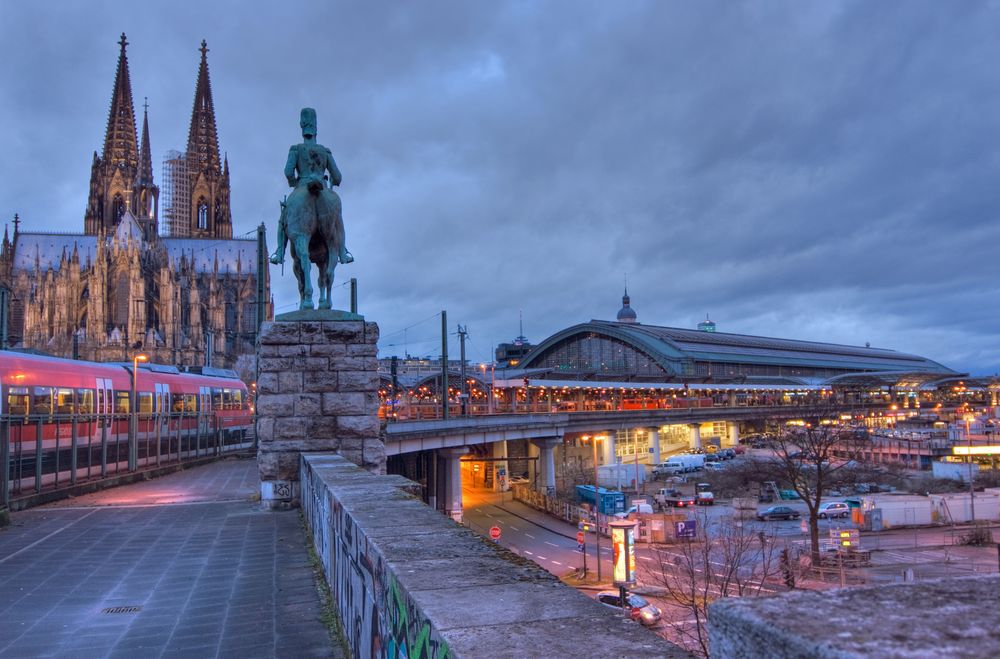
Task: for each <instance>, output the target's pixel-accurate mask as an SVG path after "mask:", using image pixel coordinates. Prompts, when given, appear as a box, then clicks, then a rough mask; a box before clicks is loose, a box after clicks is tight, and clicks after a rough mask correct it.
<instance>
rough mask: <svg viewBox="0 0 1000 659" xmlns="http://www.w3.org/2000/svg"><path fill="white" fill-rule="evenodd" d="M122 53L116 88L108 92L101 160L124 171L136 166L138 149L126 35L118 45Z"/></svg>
mask: <svg viewBox="0 0 1000 659" xmlns="http://www.w3.org/2000/svg"><path fill="white" fill-rule="evenodd" d="M118 45H119V46H121V52H120V53H119V55H118V70H117V71H115V85H114V89H113V90H112V92H111V109H110V111H109V112H108V129H107V132H105V134H104V152H103V156H102V157H103V159H104V161H105V162H110V163H111V164H113V165H115V166H119V164H120V163H123V164H124V165H125V166H127V167H133V168H134V167H137V166H138V155H139V149H138V147H137V146H136V142H137V140H136V137H135V108H134V106H133V104H132V82H131V80H130V79H129V74H128V56H127V55H126V54H125V47H126V46H127V45H128V41H126V40H125V33H124V32H122V37H121V39H120V40H119V41H118Z"/></svg>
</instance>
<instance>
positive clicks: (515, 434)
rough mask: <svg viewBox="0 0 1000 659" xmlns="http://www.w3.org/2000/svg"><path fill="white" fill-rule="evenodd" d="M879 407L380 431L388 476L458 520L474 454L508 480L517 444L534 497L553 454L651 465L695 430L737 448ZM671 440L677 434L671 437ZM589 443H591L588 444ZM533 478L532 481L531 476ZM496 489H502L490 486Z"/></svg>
mask: <svg viewBox="0 0 1000 659" xmlns="http://www.w3.org/2000/svg"><path fill="white" fill-rule="evenodd" d="M885 407H886V405H885V404H869V405H865V406H864V408H863V409H859V407H858V406H857V405H856V404H855V405H851V406H850V407H847V406H845V407H844V408H843V410H838V409H837V408H836V407H833V406H831V405H830V404H829V403H825V404H822V405H781V406H769V407H729V408H726V407H706V408H686V409H643V410H621V411H595V412H552V413H527V414H494V415H475V416H459V417H453V418H449V419H437V420H427V421H401V422H394V423H389V424H387V426H386V434H385V438H386V455H387V456H388V457H389V465H390V471H392V472H394V473H399V474H402V475H404V476H407V477H409V478H411V479H414V480H418V481H423V482H425V483H426V497H427V501H428V503H429V504H431V505H433V506H435V507H437V508H439V509H440V510H442V511H444V512H445V513H446V514H448V515H450V516H452V517H453V518H455V519H461V514H462V512H461V511H462V465H461V462H462V460H463V458H464V459H468V457H469V455H470V454H475V455H476V456H477V460H481V461H483V462H485V463H491V464H493V465H495V467H497V468H500V467H502V468H503V471H504V472H506V473H507V474H510V469H509V464H508V462H509V461H513V460H514V458H513V456H512V453H511V452H510V451H509V448H508V443H510V442H517V443H518V444H519V445H520V446H521V447H523V448H522V451H523V457H518V458H517V459H518V460H526V461H527V462H528V464H529V465H536V466H534V467H531V471H533V472H534V474H537V476H536V477H535V478H532V479H531V480H532V481H535V482H537V483H538V484H539V487H540V489H545V490H546V491H552V490H554V489H555V486H556V465H557V460H556V450H557V449H558V448H559V447H563V448H564V449H565V448H566V447H570V446H577V447H578V445H579V444H580V443H581V442H585V441H588V440H590V439H591V438H599V439H600V455H599V457H598V462H599V463H600V464H605V465H609V464H614V463H615V462H616V461H618V459H619V458H620V457H621V452H620V451H619V450H618V448H617V446H618V443H619V442H622V443H624V444H626V445H627V446H628V451H629V453H630V455H631V456H632V458H633V459H634V461H635V462H636V464H637V465H638V464H639V463H640V462H641V463H642V464H643V465H652V464H658V463H659V462H661V461H662V459H663V458H664V456H665V455H667V454H670V453H674V452H677V451H680V450H683V449H687V448H700V447H701V446H702V444H703V441H704V440H703V432H704V431H703V429H705V428H716V429H720V431H719V432H717V433H716V434H714V435H713V436H712V437H711V440H710V441H712V442H714V443H717V444H718V445H719V446H720V447H722V446H732V445H735V444H737V443H738V442H739V436H740V427H741V424H743V423H748V422H753V423H757V424H763V423H764V422H767V421H772V422H773V421H787V420H791V419H819V418H825V417H829V415H830V414H831V413H834V414H835V413H837V412H838V411H842V412H843V413H848V412H850V413H852V414H856V413H858V412H864V413H865V414H868V413H871V412H873V411H877V410H881V409H885ZM678 432H679V433H680V434H678ZM594 441H597V440H594ZM534 474H533V475H534ZM493 480H494V487H495V488H496V489H505V488H506V486H507V485H508V484H509V477H508V480H507V482H504V481H503V479H500V478H494V479H493Z"/></svg>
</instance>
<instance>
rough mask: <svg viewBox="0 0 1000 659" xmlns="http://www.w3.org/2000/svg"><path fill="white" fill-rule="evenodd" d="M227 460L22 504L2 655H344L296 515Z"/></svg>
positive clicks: (14, 526) (9, 541) (253, 473)
mask: <svg viewBox="0 0 1000 659" xmlns="http://www.w3.org/2000/svg"><path fill="white" fill-rule="evenodd" d="M258 491H259V485H258V480H257V463H256V460H252V459H227V460H221V461H219V462H215V463H212V464H208V465H203V466H198V467H194V468H191V469H186V470H184V471H180V472H177V473H174V474H170V475H167V476H164V477H162V478H158V479H156V480H151V481H146V482H143V483H137V484H135V485H127V486H122V487H118V488H114V489H110V490H106V491H104V492H98V493H94V494H88V495H86V496H82V497H77V498H75V499H70V500H65V501H61V502H58V503H55V504H50V505H47V506H43V507H39V508H34V509H31V510H27V511H23V512H17V513H13V514H12V515H11V525H10V526H8V527H6V528H4V529H0V594H2V597H0V657H74V658H79V657H88V658H89V657H122V658H126V657H127V658H129V659H134V658H136V657H142V658H145V657H159V658H162V659H167V658H172V657H185V658H188V657H239V658H241V659H242V658H248V657H342V656H344V654H343V650H342V649H341V647H340V646H339V644H338V643H337V642H336V641H334V640H331V637H330V634H329V632H328V630H327V627H326V626H324V624H323V623H322V621H321V618H322V613H323V607H322V604H321V599H320V595H319V591H318V590H317V586H316V580H315V578H314V575H313V570H312V567H311V565H310V559H309V552H308V549H307V540H306V535H305V532H304V529H303V527H302V523H301V521H300V517H299V513H298V511H283V512H267V511H263V510H261V509H260V507H259V504H258V503H257V502H256V500H255V499H256V494H257V492H258Z"/></svg>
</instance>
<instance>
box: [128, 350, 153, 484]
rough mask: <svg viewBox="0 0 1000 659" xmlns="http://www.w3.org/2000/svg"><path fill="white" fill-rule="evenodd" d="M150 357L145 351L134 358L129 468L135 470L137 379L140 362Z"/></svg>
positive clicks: (137, 455)
mask: <svg viewBox="0 0 1000 659" xmlns="http://www.w3.org/2000/svg"><path fill="white" fill-rule="evenodd" d="M148 361H149V357H148V356H147V355H145V354H143V353H141V352H140V353H138V354H137V355H136V356H135V357H133V358H132V370H131V371H129V375H130V376H132V377H131V380H132V392H131V394H132V395H131V396H130V397H129V419H128V470H129V471H135V469H136V466H137V463H138V461H139V449H138V435H139V431H138V428H139V424H138V419H139V396H138V393H137V392H136V381H137V380H138V379H139V373H138V370H139V362H148Z"/></svg>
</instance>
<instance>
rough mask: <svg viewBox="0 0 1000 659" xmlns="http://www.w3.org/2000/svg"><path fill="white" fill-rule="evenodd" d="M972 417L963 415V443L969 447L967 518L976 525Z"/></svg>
mask: <svg viewBox="0 0 1000 659" xmlns="http://www.w3.org/2000/svg"><path fill="white" fill-rule="evenodd" d="M972 419H973V416H972V415H971V414H966V415H965V441H966V443H967V444H968V446H969V516H970V517H971V518H972V519H971V520H970V521H971V522H972V523H973V524H975V523H976V488H975V486H974V484H973V477H972V430H971V429H970V426H971V422H972Z"/></svg>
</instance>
